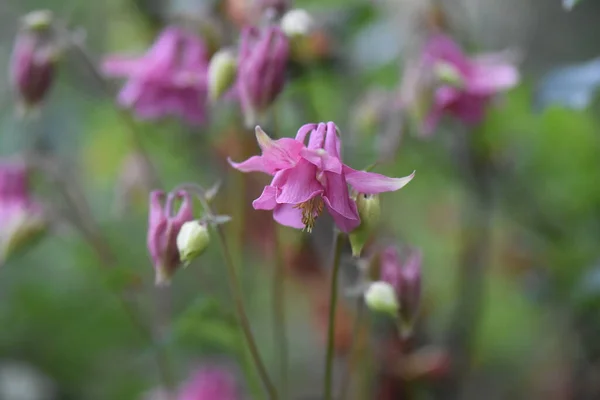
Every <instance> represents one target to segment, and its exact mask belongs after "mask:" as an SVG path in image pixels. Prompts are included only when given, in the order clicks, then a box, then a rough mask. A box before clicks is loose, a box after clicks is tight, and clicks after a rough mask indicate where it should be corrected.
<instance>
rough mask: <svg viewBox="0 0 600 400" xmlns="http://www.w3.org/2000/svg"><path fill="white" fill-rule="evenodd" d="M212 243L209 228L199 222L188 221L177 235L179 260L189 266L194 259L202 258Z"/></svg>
mask: <svg viewBox="0 0 600 400" xmlns="http://www.w3.org/2000/svg"><path fill="white" fill-rule="evenodd" d="M209 243H210V236H209V234H208V228H207V227H206V225H205V224H202V223H200V222H199V221H188V222H186V223H184V224H183V225H182V226H181V230H180V231H179V234H178V235H177V249H178V250H179V259H180V260H181V262H182V263H183V265H184V266H187V265H188V264H189V263H190V262H191V261H192V260H193V259H194V258H196V257H198V256H200V255H201V254H202V253H203V252H204V250H206V248H207V247H208V244H209Z"/></svg>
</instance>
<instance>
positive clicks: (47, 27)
mask: <svg viewBox="0 0 600 400" xmlns="http://www.w3.org/2000/svg"><path fill="white" fill-rule="evenodd" d="M57 56H58V49H57V47H56V44H55V42H54V37H53V32H52V26H51V15H50V14H49V13H48V12H43V11H36V12H33V13H30V14H28V15H27V16H25V18H23V25H22V27H21V29H20V31H19V33H18V34H17V37H16V40H15V45H14V48H13V53H12V57H11V68H10V81H11V84H12V86H13V89H14V91H15V93H16V95H17V96H18V98H19V100H20V102H21V103H22V105H23V106H25V107H27V108H30V107H33V106H36V105H38V104H39V103H40V102H41V101H42V100H43V99H44V97H45V96H46V95H47V93H48V91H49V89H50V87H51V85H52V82H53V81H54V71H55V65H56V61H57Z"/></svg>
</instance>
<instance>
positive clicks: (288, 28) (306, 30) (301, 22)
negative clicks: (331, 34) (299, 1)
mask: <svg viewBox="0 0 600 400" xmlns="http://www.w3.org/2000/svg"><path fill="white" fill-rule="evenodd" d="M313 26H314V21H313V18H312V16H311V15H310V14H309V13H308V12H307V11H306V10H303V9H300V8H295V9H293V10H290V11H288V12H287V13H285V15H284V16H283V18H281V29H282V30H283V33H285V34H286V35H287V37H289V38H295V37H305V36H308V35H309V34H310V32H311V31H312V29H313Z"/></svg>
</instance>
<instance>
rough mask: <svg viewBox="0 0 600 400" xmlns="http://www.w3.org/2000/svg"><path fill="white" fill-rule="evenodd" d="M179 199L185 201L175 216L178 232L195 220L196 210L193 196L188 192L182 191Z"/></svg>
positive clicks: (179, 193)
mask: <svg viewBox="0 0 600 400" xmlns="http://www.w3.org/2000/svg"><path fill="white" fill-rule="evenodd" d="M177 197H179V198H181V199H183V200H182V202H181V206H179V211H177V215H176V216H175V224H176V226H177V231H179V228H181V225H183V224H184V223H185V222H187V221H189V220H191V219H193V218H194V210H193V201H192V196H190V194H189V193H188V192H185V191H180V192H178V193H177Z"/></svg>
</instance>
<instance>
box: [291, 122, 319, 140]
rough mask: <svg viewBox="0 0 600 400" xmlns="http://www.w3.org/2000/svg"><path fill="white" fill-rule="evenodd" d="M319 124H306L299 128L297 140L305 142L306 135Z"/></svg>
mask: <svg viewBox="0 0 600 400" xmlns="http://www.w3.org/2000/svg"><path fill="white" fill-rule="evenodd" d="M317 125H318V124H305V125H302V126H301V127H300V129H298V133H296V140H297V141H299V142H301V143H304V141H305V140H306V135H308V134H309V133H310V132H311V131H312V130H313V129H316V128H317Z"/></svg>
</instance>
